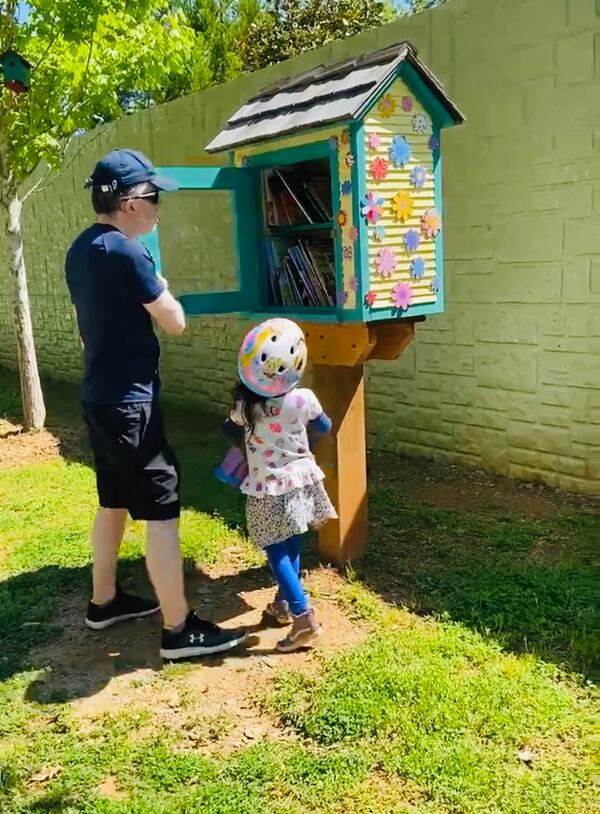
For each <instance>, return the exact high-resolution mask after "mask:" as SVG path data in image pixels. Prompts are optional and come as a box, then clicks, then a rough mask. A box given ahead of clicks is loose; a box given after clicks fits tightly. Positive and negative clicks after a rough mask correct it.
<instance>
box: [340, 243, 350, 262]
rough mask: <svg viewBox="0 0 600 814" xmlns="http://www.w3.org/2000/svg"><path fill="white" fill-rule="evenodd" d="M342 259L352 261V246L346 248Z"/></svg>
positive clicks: (343, 250)
mask: <svg viewBox="0 0 600 814" xmlns="http://www.w3.org/2000/svg"><path fill="white" fill-rule="evenodd" d="M342 257H343V258H344V260H352V246H344V248H343V249H342Z"/></svg>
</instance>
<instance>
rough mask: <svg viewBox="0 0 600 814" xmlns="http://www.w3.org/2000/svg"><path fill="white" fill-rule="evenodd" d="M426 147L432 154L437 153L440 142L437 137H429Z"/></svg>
mask: <svg viewBox="0 0 600 814" xmlns="http://www.w3.org/2000/svg"><path fill="white" fill-rule="evenodd" d="M427 146H428V147H429V149H430V150H431V152H432V153H435V152H437V151H438V150H439V149H440V140H439V138H438V137H437V136H435V135H434V136H430V138H429V141H428V142H427Z"/></svg>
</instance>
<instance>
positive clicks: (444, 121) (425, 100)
mask: <svg viewBox="0 0 600 814" xmlns="http://www.w3.org/2000/svg"><path fill="white" fill-rule="evenodd" d="M398 77H399V78H400V79H401V80H402V81H403V82H404V83H405V84H406V87H407V88H408V89H409V90H410V91H411V93H413V94H414V95H415V96H416V98H417V100H418V101H419V102H420V103H421V104H422V105H423V107H424V108H425V110H426V111H427V112H428V113H429V115H430V116H431V118H432V120H433V123H434V127H437V128H438V129H439V128H442V127H453V126H454V125H456V124H457V122H455V121H454V119H453V118H452V116H451V115H450V113H448V111H447V110H446V108H445V107H444V105H443V104H442V103H441V102H440V101H439V99H438V98H437V97H436V96H435V94H434V93H433V91H432V90H431V89H430V88H428V87H427V85H426V84H425V82H423V80H422V79H421V77H420V76H419V74H418V73H417V72H416V71H415V69H414V68H413V66H412V65H411V64H410V63H408V62H403V63H402V64H401V65H400V69H399V71H398Z"/></svg>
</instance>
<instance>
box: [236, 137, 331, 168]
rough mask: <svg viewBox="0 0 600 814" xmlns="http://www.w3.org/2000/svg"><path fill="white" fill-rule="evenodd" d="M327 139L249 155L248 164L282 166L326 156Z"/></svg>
mask: <svg viewBox="0 0 600 814" xmlns="http://www.w3.org/2000/svg"><path fill="white" fill-rule="evenodd" d="M329 151H330V148H329V140H328V139H327V140H326V141H314V142H311V143H310V144H299V145H298V146H296V147H284V148H281V149H279V150H272V151H271V152H265V153H258V154H257V155H251V156H250V157H249V158H250V166H251V167H253V168H257V167H258V168H260V167H277V166H284V165H285V164H296V163H298V162H299V161H310V160H311V159H314V158H326V157H327V155H328V154H329Z"/></svg>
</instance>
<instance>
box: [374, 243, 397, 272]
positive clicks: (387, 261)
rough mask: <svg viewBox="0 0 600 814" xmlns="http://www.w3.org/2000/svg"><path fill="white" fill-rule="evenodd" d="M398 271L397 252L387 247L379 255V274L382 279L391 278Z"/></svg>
mask: <svg viewBox="0 0 600 814" xmlns="http://www.w3.org/2000/svg"><path fill="white" fill-rule="evenodd" d="M395 270H396V252H395V251H394V250H393V249H390V248H389V247H388V246H386V247H385V248H383V249H380V250H379V252H378V253H377V272H378V273H379V274H380V275H381V276H382V277H391V276H392V274H393V273H394V271H395Z"/></svg>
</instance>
